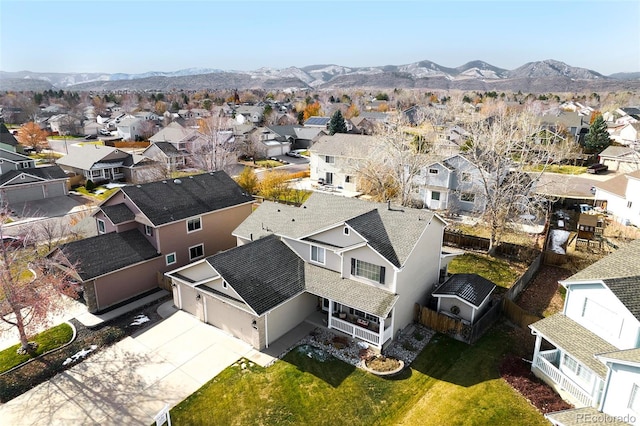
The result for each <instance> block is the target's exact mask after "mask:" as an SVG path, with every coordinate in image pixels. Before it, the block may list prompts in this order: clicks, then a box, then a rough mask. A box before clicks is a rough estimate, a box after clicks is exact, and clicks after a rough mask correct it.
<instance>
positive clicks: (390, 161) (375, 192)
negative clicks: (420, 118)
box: [353, 115, 429, 206]
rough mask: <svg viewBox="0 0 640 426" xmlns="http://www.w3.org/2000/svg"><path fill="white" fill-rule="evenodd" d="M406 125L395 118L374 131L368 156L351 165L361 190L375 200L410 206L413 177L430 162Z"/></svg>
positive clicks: (399, 118)
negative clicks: (373, 139)
mask: <svg viewBox="0 0 640 426" xmlns="http://www.w3.org/2000/svg"><path fill="white" fill-rule="evenodd" d="M408 130H409V127H408V124H407V123H406V122H405V121H404V120H403V119H402V117H400V116H398V115H396V116H394V117H393V118H392V119H390V120H389V122H388V123H386V124H384V125H379V126H378V127H377V129H376V132H375V135H374V137H375V142H374V143H373V144H372V146H371V147H370V151H369V152H368V154H367V155H365V156H362V158H359V159H358V160H356V161H354V162H353V168H354V169H355V171H356V174H357V177H358V179H359V185H360V187H361V189H362V190H363V191H365V192H366V193H368V194H369V195H371V196H372V197H373V198H375V199H376V200H378V201H385V200H390V199H396V200H397V201H398V202H399V203H400V204H401V205H403V206H407V205H409V204H411V202H412V201H413V200H412V193H414V187H415V177H416V176H417V175H418V174H419V173H420V171H421V170H422V168H423V167H425V166H426V165H427V164H428V162H429V155H427V153H426V152H424V151H422V152H421V149H420V144H419V143H416V137H415V135H413V134H411V133H409V131H408Z"/></svg>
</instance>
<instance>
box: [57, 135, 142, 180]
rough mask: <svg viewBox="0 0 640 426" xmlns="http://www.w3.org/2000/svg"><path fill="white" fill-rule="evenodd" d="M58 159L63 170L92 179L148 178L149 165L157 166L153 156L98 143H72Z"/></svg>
mask: <svg viewBox="0 0 640 426" xmlns="http://www.w3.org/2000/svg"><path fill="white" fill-rule="evenodd" d="M56 163H57V164H58V165H59V166H60V167H62V169H63V170H65V171H67V172H69V173H75V174H77V175H81V176H84V178H85V179H86V180H92V181H93V182H105V181H106V182H109V181H126V182H130V183H138V182H145V181H146V180H148V179H147V176H148V175H149V169H152V168H153V167H154V164H153V160H151V159H149V158H147V157H145V156H143V155H139V154H132V153H130V152H126V151H122V150H120V149H117V148H113V147H110V146H102V145H95V144H89V145H84V146H77V145H72V146H71V147H69V153H68V154H67V155H65V156H64V157H62V158H59V159H58V160H57V161H56Z"/></svg>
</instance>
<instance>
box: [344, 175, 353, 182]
mask: <svg viewBox="0 0 640 426" xmlns="http://www.w3.org/2000/svg"><path fill="white" fill-rule="evenodd" d="M351 182H353V176H349V175H347V176H345V177H344V183H351Z"/></svg>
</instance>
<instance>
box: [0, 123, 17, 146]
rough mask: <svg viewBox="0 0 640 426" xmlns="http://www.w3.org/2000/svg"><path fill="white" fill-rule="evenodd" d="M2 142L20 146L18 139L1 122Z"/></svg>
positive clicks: (0, 139) (0, 133)
mask: <svg viewBox="0 0 640 426" xmlns="http://www.w3.org/2000/svg"><path fill="white" fill-rule="evenodd" d="M0 143H3V144H6V145H11V146H18V140H17V139H16V137H15V136H13V134H11V132H10V131H9V129H7V126H5V125H4V123H0Z"/></svg>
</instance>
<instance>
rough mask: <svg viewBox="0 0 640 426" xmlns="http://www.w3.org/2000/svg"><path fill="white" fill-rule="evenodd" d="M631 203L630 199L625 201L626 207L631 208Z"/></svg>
mask: <svg viewBox="0 0 640 426" xmlns="http://www.w3.org/2000/svg"><path fill="white" fill-rule="evenodd" d="M631 204H633V202H632V201H627V208H628V209H630V208H631Z"/></svg>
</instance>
